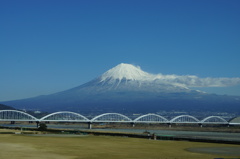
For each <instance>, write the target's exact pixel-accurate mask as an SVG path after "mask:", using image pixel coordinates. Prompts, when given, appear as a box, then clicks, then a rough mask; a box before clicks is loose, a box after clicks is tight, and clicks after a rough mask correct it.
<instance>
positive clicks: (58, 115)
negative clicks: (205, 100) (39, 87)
mask: <svg viewBox="0 0 240 159" xmlns="http://www.w3.org/2000/svg"><path fill="white" fill-rule="evenodd" d="M0 121H32V122H38V123H39V122H81V123H82V122H83V123H84V122H86V123H89V124H91V123H132V124H134V123H166V124H169V125H171V124H178V123H179V124H194V123H195V124H199V125H202V124H227V125H229V124H230V123H229V122H228V121H226V120H225V119H224V118H222V117H220V116H209V117H206V118H204V119H202V120H199V119H197V118H195V117H194V116H191V115H180V116H177V117H174V118H172V119H170V120H168V119H167V118H165V117H163V116H160V115H157V114H146V115H142V116H139V117H137V118H136V119H130V118H129V117H127V116H125V115H123V114H119V113H104V114H101V115H98V116H96V117H94V118H92V119H88V118H87V117H85V116H83V115H81V114H79V113H75V112H70V111H60V112H55V113H51V114H48V115H46V116H44V117H42V118H41V119H37V118H36V117H34V116H32V115H30V114H28V113H25V112H22V111H18V110H0ZM90 128H91V126H90Z"/></svg>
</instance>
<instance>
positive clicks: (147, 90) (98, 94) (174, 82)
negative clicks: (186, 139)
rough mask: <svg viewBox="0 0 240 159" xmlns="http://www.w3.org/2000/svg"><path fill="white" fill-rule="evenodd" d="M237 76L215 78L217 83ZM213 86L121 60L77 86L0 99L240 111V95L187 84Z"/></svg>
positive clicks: (57, 107) (73, 107) (56, 106)
mask: <svg viewBox="0 0 240 159" xmlns="http://www.w3.org/2000/svg"><path fill="white" fill-rule="evenodd" d="M238 80H239V79H231V80H230V79H229V80H228V79H218V82H217V84H218V85H226V84H228V83H234V82H236V81H237V82H238ZM206 83H207V84H208V85H216V82H214V81H213V80H212V79H199V78H197V77H196V76H177V75H162V74H150V73H147V72H144V71H142V70H141V69H140V67H138V66H134V65H131V64H125V63H121V64H119V65H117V66H115V67H114V68H112V69H110V70H108V71H107V72H105V73H103V74H102V75H101V76H99V77H98V78H96V79H94V80H92V81H90V82H87V83H85V84H83V85H80V86H78V87H75V88H72V89H69V90H66V91H62V92H58V93H54V94H50V95H42V96H38V97H34V98H28V99H21V100H14V101H7V102H2V103H3V104H7V105H11V106H13V107H15V108H18V109H22V108H25V109H28V110H36V109H38V110H39V109H40V110H42V111H62V110H68V111H75V112H81V113H106V112H121V113H154V112H157V111H163V110H164V111H170V110H181V111H182V110H184V111H224V112H236V111H237V112H239V111H240V97H238V96H227V95H216V94H208V93H204V92H201V91H198V90H192V89H190V87H194V86H204V85H206Z"/></svg>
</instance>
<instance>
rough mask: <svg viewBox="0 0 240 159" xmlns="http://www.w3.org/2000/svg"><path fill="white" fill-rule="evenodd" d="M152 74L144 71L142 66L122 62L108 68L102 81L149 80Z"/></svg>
mask: <svg viewBox="0 0 240 159" xmlns="http://www.w3.org/2000/svg"><path fill="white" fill-rule="evenodd" d="M150 77H151V75H150V74H149V73H147V72H144V71H142V70H141V69H140V67H137V66H133V65H131V64H125V63H121V64H119V65H117V66H116V67H114V68H112V69H110V70H108V71H107V72H105V73H104V74H103V75H102V76H101V82H102V81H105V80H109V79H110V80H120V81H121V80H123V79H124V80H140V81H143V80H148V79H149V78H150Z"/></svg>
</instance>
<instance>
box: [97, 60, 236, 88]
mask: <svg viewBox="0 0 240 159" xmlns="http://www.w3.org/2000/svg"><path fill="white" fill-rule="evenodd" d="M122 80H127V81H128V80H130V81H138V82H140V83H141V82H155V83H168V84H171V85H175V86H179V87H185V88H187V87H225V86H232V85H237V84H240V78H210V77H208V78H199V77H197V76H195V75H182V76H180V75H174V74H173V75H163V74H150V73H147V72H144V71H142V70H141V68H140V67H139V66H134V65H131V64H125V63H121V64H119V65H117V66H116V67H114V68H112V69H110V70H108V71H107V72H105V73H104V74H103V75H102V76H100V82H106V81H108V82H110V83H114V81H118V82H121V81H122Z"/></svg>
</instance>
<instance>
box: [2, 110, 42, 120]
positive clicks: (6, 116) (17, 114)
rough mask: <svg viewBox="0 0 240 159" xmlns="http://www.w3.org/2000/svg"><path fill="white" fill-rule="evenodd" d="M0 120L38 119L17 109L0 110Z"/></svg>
mask: <svg viewBox="0 0 240 159" xmlns="http://www.w3.org/2000/svg"><path fill="white" fill-rule="evenodd" d="M0 121H38V119H37V118H35V117H34V116H32V115H30V114H28V113H25V112H22V111H18V110H0Z"/></svg>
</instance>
